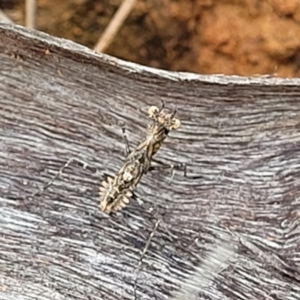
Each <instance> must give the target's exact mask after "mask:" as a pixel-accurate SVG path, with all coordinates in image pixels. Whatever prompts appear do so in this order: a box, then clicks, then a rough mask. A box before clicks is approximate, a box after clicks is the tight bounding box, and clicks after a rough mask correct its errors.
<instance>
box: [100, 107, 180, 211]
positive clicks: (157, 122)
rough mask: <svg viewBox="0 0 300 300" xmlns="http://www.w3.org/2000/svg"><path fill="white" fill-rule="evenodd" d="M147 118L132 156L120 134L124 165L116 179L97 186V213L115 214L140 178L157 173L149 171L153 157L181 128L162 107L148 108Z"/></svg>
mask: <svg viewBox="0 0 300 300" xmlns="http://www.w3.org/2000/svg"><path fill="white" fill-rule="evenodd" d="M148 114H149V118H150V119H151V120H152V123H150V124H149V125H148V128H147V134H146V138H145V139H144V141H142V142H141V143H140V144H139V145H138V146H137V147H136V148H135V149H134V150H133V151H132V152H131V153H129V152H130V151H129V145H128V140H127V138H126V136H125V133H124V130H123V133H124V135H123V137H124V140H125V143H126V150H125V156H126V160H125V163H124V165H123V166H122V167H121V169H120V170H119V171H118V172H117V173H116V174H115V176H113V177H110V176H108V177H107V178H106V179H105V180H104V181H102V183H101V185H100V193H99V194H100V209H101V210H102V211H103V212H105V213H108V214H109V213H111V212H116V211H118V210H121V209H122V208H123V207H125V206H126V205H127V204H128V203H129V201H130V198H131V197H132V195H133V191H134V189H135V187H136V186H137V184H138V183H139V182H140V180H141V178H142V176H143V175H144V174H146V173H147V172H148V171H150V170H155V169H160V167H158V168H155V167H151V160H152V157H153V155H154V154H155V153H156V152H157V151H158V150H159V149H160V147H161V145H162V142H163V141H164V140H165V138H166V137H167V135H168V133H169V132H170V131H171V130H176V129H177V128H178V127H179V126H180V120H178V119H175V118H174V116H175V114H176V111H174V112H173V113H167V112H165V111H164V105H162V108H161V109H159V108H158V107H156V106H151V107H150V108H149V110H148ZM167 167H168V168H170V167H171V166H167ZM175 167H177V166H175ZM163 168H166V166H164V167H163ZM173 168H174V166H173Z"/></svg>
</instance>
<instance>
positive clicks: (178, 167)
mask: <svg viewBox="0 0 300 300" xmlns="http://www.w3.org/2000/svg"><path fill="white" fill-rule="evenodd" d="M168 169H172V170H183V176H184V177H186V164H185V163H180V164H174V165H162V166H151V167H150V168H149V170H148V171H163V170H168Z"/></svg>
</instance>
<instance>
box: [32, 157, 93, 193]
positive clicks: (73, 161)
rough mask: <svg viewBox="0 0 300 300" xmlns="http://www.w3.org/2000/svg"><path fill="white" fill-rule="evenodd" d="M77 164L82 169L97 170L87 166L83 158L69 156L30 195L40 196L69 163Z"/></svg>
mask: <svg viewBox="0 0 300 300" xmlns="http://www.w3.org/2000/svg"><path fill="white" fill-rule="evenodd" d="M74 163H75V164H77V165H79V166H81V167H82V168H83V169H85V170H90V171H92V172H94V173H96V172H97V169H96V168H94V167H91V166H89V165H88V164H87V163H86V162H85V161H83V160H79V159H78V158H74V157H72V158H70V159H69V160H68V161H67V162H66V163H65V164H64V165H63V166H62V167H61V168H60V169H59V170H58V172H57V173H56V174H55V175H54V176H53V177H52V178H51V179H50V180H49V181H48V182H47V183H46V184H44V185H43V186H42V188H41V189H39V190H38V191H36V192H35V193H33V194H31V196H30V197H35V196H40V195H41V194H42V193H43V192H44V191H45V190H46V189H47V188H48V187H49V186H51V185H52V184H53V182H54V181H55V180H56V179H57V178H58V177H60V176H61V175H62V174H63V171H64V170H65V169H66V168H67V167H68V166H69V165H71V164H74Z"/></svg>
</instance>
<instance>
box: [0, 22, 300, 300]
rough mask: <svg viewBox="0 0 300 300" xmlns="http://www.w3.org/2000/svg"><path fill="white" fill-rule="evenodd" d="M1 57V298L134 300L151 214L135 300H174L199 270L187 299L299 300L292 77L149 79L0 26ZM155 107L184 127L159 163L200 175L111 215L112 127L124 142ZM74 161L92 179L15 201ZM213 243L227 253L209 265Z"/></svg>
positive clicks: (151, 178) (68, 45)
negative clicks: (107, 187)
mask: <svg viewBox="0 0 300 300" xmlns="http://www.w3.org/2000/svg"><path fill="white" fill-rule="evenodd" d="M0 48H1V49H0V76H1V78H0V189H1V194H0V216H1V217H0V299H6V300H12V299H14V300H15V299H30V300H32V299H39V300H42V299H134V298H133V297H134V296H133V295H134V293H133V287H134V280H135V278H136V272H135V270H136V268H137V266H138V263H139V258H140V254H141V252H142V251H143V249H144V247H145V245H146V242H147V238H148V236H149V234H150V233H151V230H152V228H153V227H154V224H155V222H156V220H157V216H156V215H155V212H158V213H159V214H160V215H162V216H163V220H164V222H165V224H166V227H164V226H163V225H162V224H160V226H159V227H158V229H157V231H156V232H155V234H154V236H153V238H152V240H151V243H150V246H149V248H148V250H147V252H146V254H145V257H144V259H143V262H142V265H141V270H140V272H139V274H138V281H137V299H175V298H173V297H175V294H176V292H178V290H180V289H182V288H184V284H183V282H184V280H186V278H187V277H188V276H189V275H188V274H189V273H193V272H195V271H197V272H198V271H199V269H202V270H204V269H205V266H206V267H207V268H206V269H208V270H210V271H206V274H208V273H209V272H211V274H210V275H211V277H207V278H209V279H205V278H206V277H205V276H206V275H203V274H202V275H201V274H200V275H197V276H196V275H195V274H192V275H191V276H190V281H189V282H188V284H189V285H194V286H196V287H197V288H196V290H197V292H199V294H198V296H197V298H195V296H194V295H189V296H187V297H186V298H188V299H222V300H223V299H247V300H248V299H274V300H275V299H288V300H291V299H300V270H299V269H300V261H299V260H300V227H299V224H300V196H299V194H300V192H299V191H300V180H299V174H300V155H299V149H300V130H299V127H300V101H299V98H300V80H298V79H278V78H241V77H226V76H200V75H196V74H183V73H174V72H166V71H162V70H154V69H150V68H146V67H142V66H139V65H136V64H132V63H127V62H124V61H120V60H118V59H115V58H112V57H109V56H106V55H99V54H95V53H93V52H92V51H90V50H88V49H86V48H84V47H81V46H79V45H76V44H74V43H72V42H69V41H66V40H62V39H57V38H54V37H51V36H48V35H46V34H43V33H40V32H36V31H29V30H26V29H24V28H22V27H17V26H13V25H5V24H0ZM161 99H163V100H165V102H166V104H167V106H168V107H170V108H171V109H172V108H175V107H176V108H177V109H178V117H180V118H181V120H182V126H181V128H180V129H179V130H178V131H175V132H172V133H171V134H170V136H169V137H168V139H167V140H166V142H165V145H164V146H163V147H162V149H161V150H160V152H159V153H158V154H157V157H156V159H157V161H158V162H161V163H175V162H186V163H187V164H188V175H189V176H199V178H198V179H191V178H184V177H183V176H182V174H181V173H180V172H179V171H177V172H176V174H175V176H174V178H173V180H172V182H171V183H170V184H169V183H168V181H169V178H170V177H169V176H170V175H169V173H166V174H162V173H154V172H153V173H150V174H147V175H146V176H145V178H143V180H142V183H141V184H140V185H139V186H138V188H137V191H136V194H137V199H138V200H139V201H143V203H144V205H139V204H138V202H137V201H134V200H133V201H132V202H131V203H130V205H129V206H128V207H127V208H126V209H124V210H123V211H122V212H121V213H119V214H117V215H115V216H111V217H108V216H106V215H104V214H103V213H101V212H100V211H99V210H98V186H99V183H100V180H101V179H102V175H101V174H103V173H109V174H113V173H114V172H115V171H117V169H118V168H119V167H120V165H121V163H122V161H123V152H124V151H123V150H124V145H123V142H122V135H121V130H120V128H119V126H118V125H116V124H117V123H119V122H125V124H126V127H127V133H128V137H129V140H130V142H131V145H132V146H134V145H136V144H137V143H138V141H139V140H141V139H142V138H143V136H144V134H145V133H144V132H145V128H146V124H147V118H146V110H147V107H148V106H149V105H153V104H155V105H159V104H160V100H161ZM114 124H115V125H114ZM73 156H75V157H80V158H81V159H83V160H85V161H86V162H88V163H89V164H90V165H91V166H94V167H97V168H98V170H99V174H100V175H98V174H93V173H92V172H90V171H88V170H82V169H80V168H78V167H76V166H73V167H70V168H69V169H68V170H67V171H66V175H65V176H64V178H61V179H59V180H57V181H55V183H54V185H53V186H51V187H50V188H49V189H48V190H46V191H45V193H44V194H42V195H41V196H37V197H35V198H33V199H31V200H30V199H28V198H27V200H25V201H22V199H24V197H29V195H30V194H31V193H33V192H35V191H36V190H38V189H39V188H40V187H41V186H42V185H43V183H45V182H46V181H47V180H48V179H50V178H51V177H52V176H53V174H54V173H55V171H57V170H58V168H59V167H60V166H61V165H62V164H63V163H65V162H66V161H67V159H68V158H70V157H73ZM151 208H153V211H152V212H151V211H150V209H151ZM167 229H168V230H169V231H170V234H172V236H173V238H172V239H171V238H170V236H169V234H168V232H167ZM222 241H227V242H224V244H223V246H224V247H225V248H226V249H227V248H228V249H230V251H234V254H232V256H231V255H229V256H230V259H229V257H227V258H226V257H225V258H224V257H222V256H225V253H219V252H218V251H216V252H217V256H218V257H219V258H220V261H223V264H222V265H221V264H220V266H218V263H217V262H216V263H209V261H211V257H212V256H213V255H212V253H213V251H212V250H211V249H212V248H213V249H214V248H216V245H218V244H220V243H222ZM228 243H229V244H228ZM230 251H229V253H230ZM223 254H224V255H223ZM213 265H215V268H213V267H212V266H213ZM222 267H223V269H221V268H222ZM197 278H200V279H197ZM191 280H193V281H194V283H193V284H192V283H191ZM198 280H199V281H198ZM186 290H188V291H189V293H194V292H193V291H192V290H193V289H191V288H190V287H187V288H186ZM194 290H195V289H194ZM176 299H180V298H178V297H177V298H176ZM181 299H182V298H181Z"/></svg>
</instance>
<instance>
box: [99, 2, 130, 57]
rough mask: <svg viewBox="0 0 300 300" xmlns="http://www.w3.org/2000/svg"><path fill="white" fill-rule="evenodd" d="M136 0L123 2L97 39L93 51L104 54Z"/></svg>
mask: <svg viewBox="0 0 300 300" xmlns="http://www.w3.org/2000/svg"><path fill="white" fill-rule="evenodd" d="M135 3H136V0H124V1H123V2H122V4H121V5H120V7H119V9H118V10H117V12H116V13H115V15H114V17H113V18H112V20H111V21H110V23H109V24H108V26H107V28H106V29H105V31H104V32H103V34H102V35H101V37H100V38H99V40H98V42H97V44H96V46H95V50H96V51H97V52H104V51H105V50H106V49H107V48H108V46H109V45H110V44H111V42H112V41H113V39H114V38H115V36H116V34H117V33H118V31H119V30H120V28H121V27H122V25H123V24H124V22H125V20H126V18H127V17H128V15H129V14H130V12H131V11H132V9H133V8H134V6H135Z"/></svg>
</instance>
